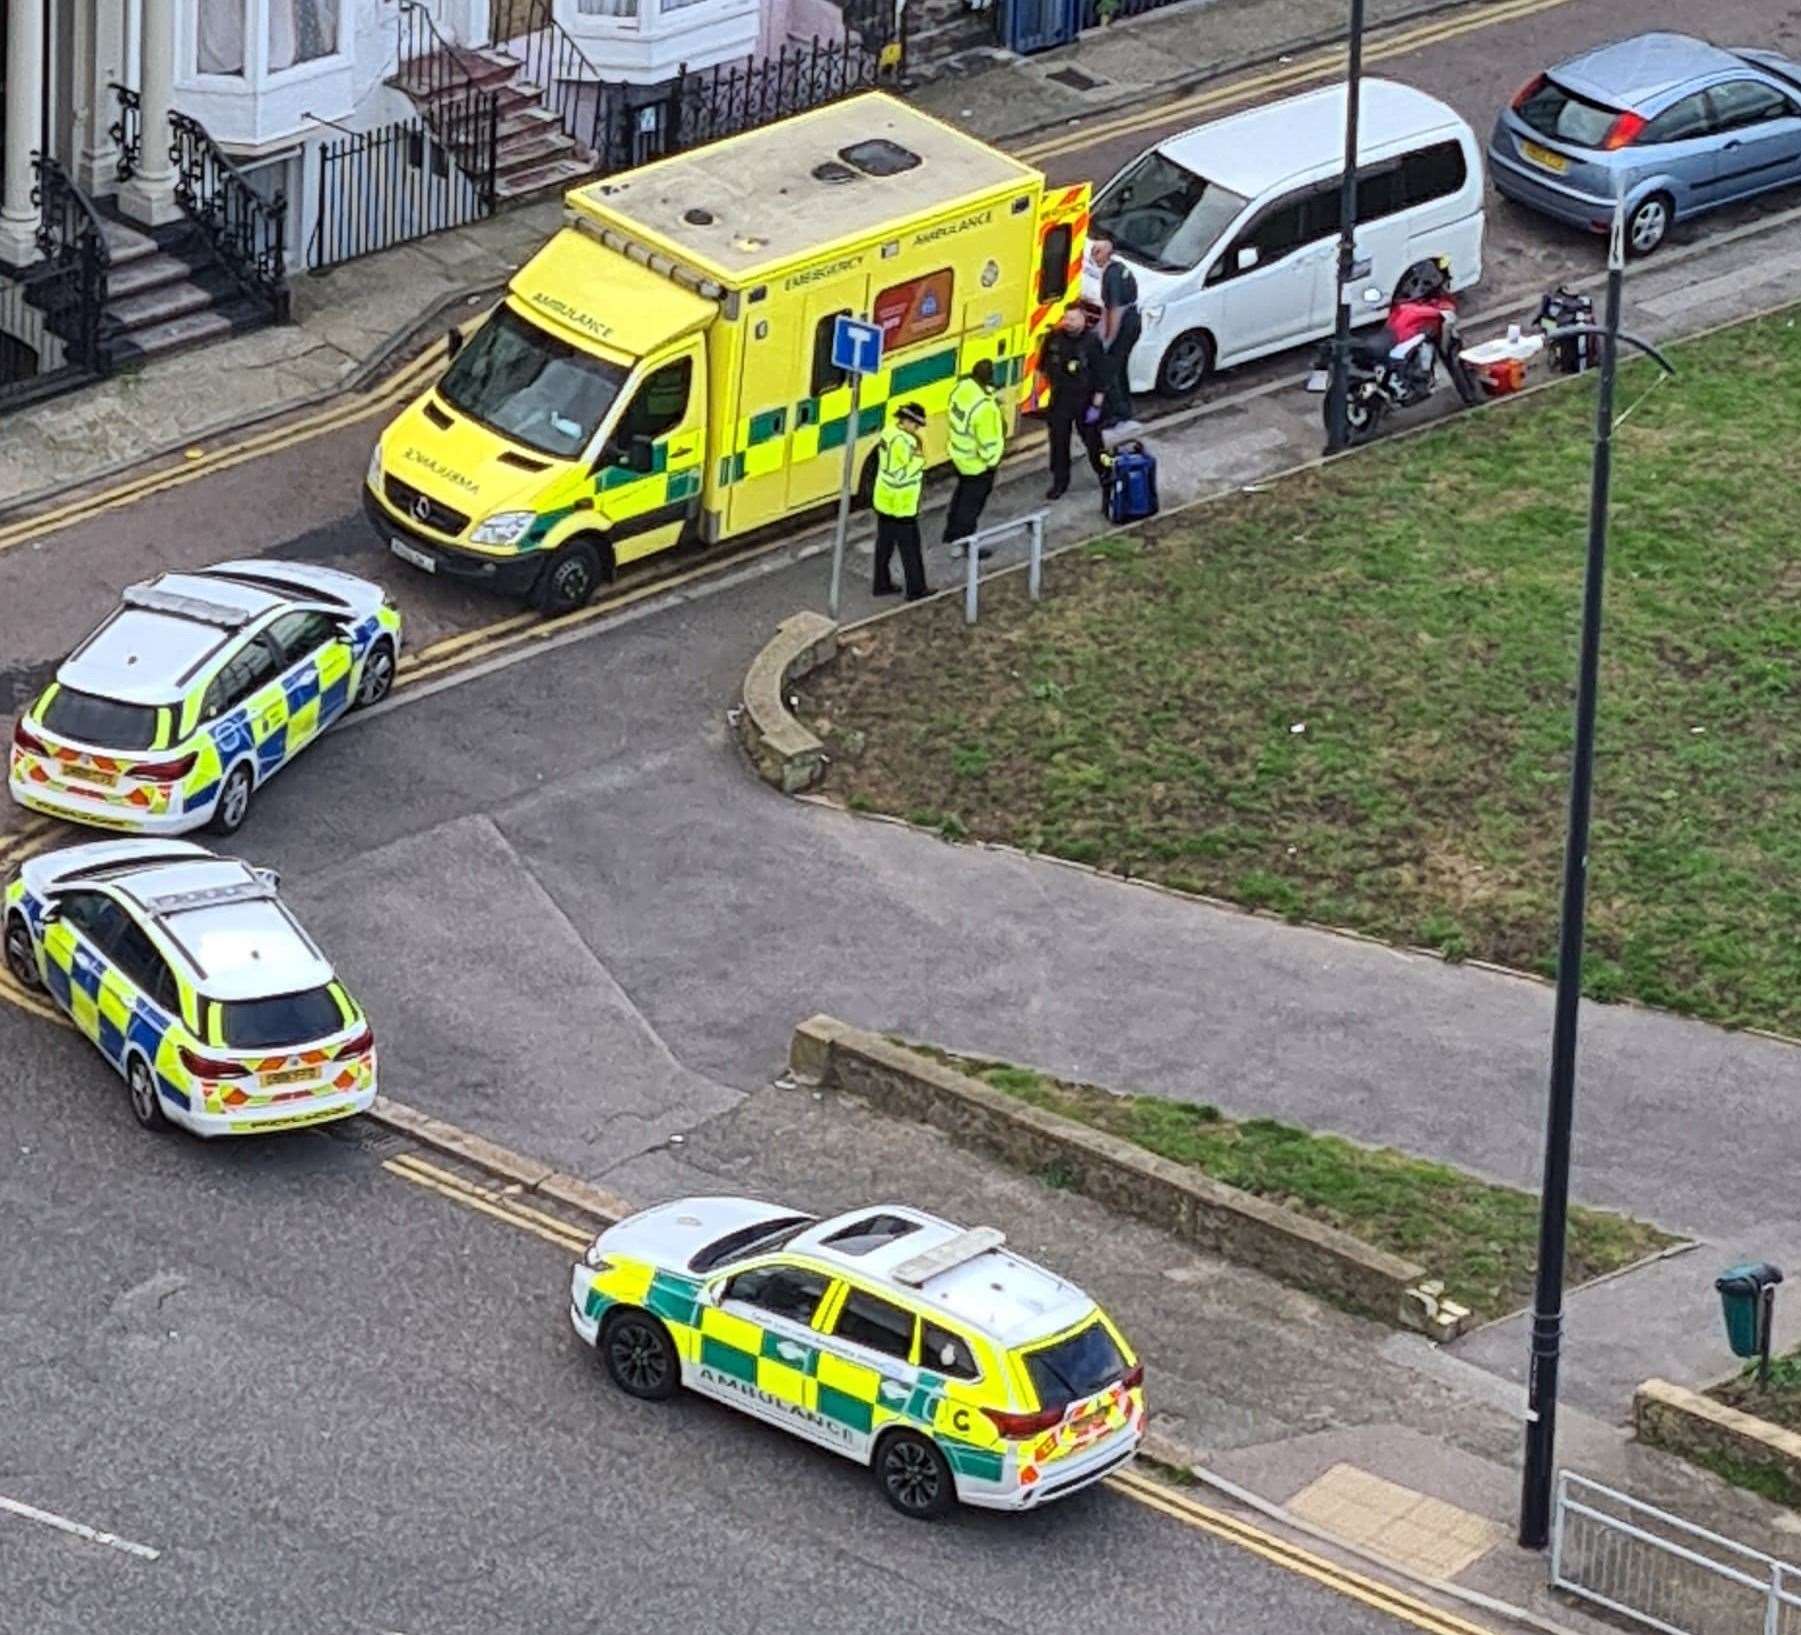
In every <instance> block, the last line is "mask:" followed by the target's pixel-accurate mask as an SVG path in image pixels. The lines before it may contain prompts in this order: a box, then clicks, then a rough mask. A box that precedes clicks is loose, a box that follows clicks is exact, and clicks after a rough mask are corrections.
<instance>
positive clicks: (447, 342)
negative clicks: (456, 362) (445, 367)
mask: <svg viewBox="0 0 1801 1635" xmlns="http://www.w3.org/2000/svg"><path fill="white" fill-rule="evenodd" d="M462 350H463V331H462V329H461V328H460V327H459V326H457V325H455V324H452V325H451V327H450V328H449V329H448V330H446V331H445V333H444V361H445V362H446V363H449V362H450V360H451V359H452V358H454V357H455V356H456V355H457V353H459V352H461V351H462Z"/></svg>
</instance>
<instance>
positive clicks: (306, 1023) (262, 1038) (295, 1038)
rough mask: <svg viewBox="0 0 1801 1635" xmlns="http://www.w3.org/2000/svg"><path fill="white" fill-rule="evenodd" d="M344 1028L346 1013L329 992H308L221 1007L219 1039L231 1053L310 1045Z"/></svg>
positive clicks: (226, 1003) (319, 990)
mask: <svg viewBox="0 0 1801 1635" xmlns="http://www.w3.org/2000/svg"><path fill="white" fill-rule="evenodd" d="M343 1026H344V1013H343V1012H342V1011H340V1010H339V1009H338V1002H337V1000H335V999H333V998H332V996H331V989H329V988H308V989H307V990H306V991H305V992H304V993H287V994H278V995H277V996H276V997H275V998H273V999H233V1000H228V1001H226V1002H224V1003H222V1004H221V1005H220V1006H219V1036H220V1038H221V1039H223V1040H224V1042H225V1047H226V1049H228V1050H269V1049H273V1048H274V1047H276V1046H278V1045H305V1044H311V1043H312V1041H313V1040H315V1039H322V1038H324V1037H325V1035H326V1034H328V1033H336V1032H338V1031H339V1030H340V1029H341V1028H342V1027H343Z"/></svg>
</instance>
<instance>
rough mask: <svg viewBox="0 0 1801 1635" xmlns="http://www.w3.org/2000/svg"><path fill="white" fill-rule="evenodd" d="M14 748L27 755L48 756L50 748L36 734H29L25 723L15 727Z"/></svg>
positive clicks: (17, 724) (19, 723)
mask: <svg viewBox="0 0 1801 1635" xmlns="http://www.w3.org/2000/svg"><path fill="white" fill-rule="evenodd" d="M13 747H14V748H15V749H22V750H24V751H25V753H26V754H27V755H48V754H49V753H50V749H49V746H48V745H46V744H45V742H44V740H43V739H42V738H40V737H38V735H37V734H36V733H35V732H28V731H27V730H26V727H25V723H24V722H23V721H19V722H17V723H16V724H15V725H14V727H13Z"/></svg>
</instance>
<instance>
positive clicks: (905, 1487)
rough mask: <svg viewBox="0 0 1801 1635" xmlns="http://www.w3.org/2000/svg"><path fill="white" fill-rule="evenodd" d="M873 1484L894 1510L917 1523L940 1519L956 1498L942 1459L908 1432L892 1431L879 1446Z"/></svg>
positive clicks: (934, 1449) (929, 1446)
mask: <svg viewBox="0 0 1801 1635" xmlns="http://www.w3.org/2000/svg"><path fill="white" fill-rule="evenodd" d="M876 1480H877V1481H879V1482H880V1483H881V1484H882V1493H883V1496H884V1497H885V1498H886V1499H887V1500H888V1502H889V1503H890V1504H891V1505H893V1506H894V1508H895V1509H896V1510H898V1511H899V1512H900V1513H901V1514H902V1515H903V1516H912V1517H914V1518H915V1519H916V1520H919V1521H930V1520H932V1519H933V1518H934V1517H937V1516H942V1515H943V1514H944V1513H945V1511H947V1510H948V1509H950V1506H951V1500H952V1499H953V1498H955V1497H956V1489H955V1487H954V1485H953V1484H952V1482H951V1472H950V1466H949V1465H947V1464H946V1463H945V1462H944V1455H943V1454H942V1453H940V1452H939V1451H938V1450H937V1448H935V1447H934V1446H933V1445H932V1444H931V1443H930V1442H928V1441H927V1440H926V1439H925V1438H924V1437H923V1436H918V1435H915V1434H914V1433H913V1432H912V1431H896V1432H894V1434H893V1435H891V1436H890V1437H889V1438H888V1439H887V1440H886V1441H885V1442H884V1443H883V1444H882V1449H881V1452H880V1453H878V1454H877V1455H876Z"/></svg>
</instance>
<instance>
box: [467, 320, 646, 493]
mask: <svg viewBox="0 0 1801 1635" xmlns="http://www.w3.org/2000/svg"><path fill="white" fill-rule="evenodd" d="M625 382H626V371H625V370H624V369H622V368H620V367H619V366H618V365H617V364H612V363H608V362H607V361H606V359H604V358H597V357H596V356H594V354H593V353H591V352H584V351H582V350H581V349H580V348H579V347H577V346H574V345H572V344H571V343H570V342H568V341H565V340H560V339H559V338H558V337H557V336H555V335H552V334H550V333H548V332H547V331H545V330H542V329H540V328H539V327H538V326H537V325H536V324H534V323H532V322H530V321H529V320H528V319H526V318H524V317H522V316H520V314H519V313H517V312H515V311H513V309H512V308H511V307H501V308H500V309H499V310H498V311H497V312H496V313H495V314H494V316H493V317H492V318H490V319H489V320H488V321H487V323H485V324H483V325H482V327H481V328H480V330H478V331H477V332H476V335H475V338H474V339H473V340H471V341H470V342H469V344H468V345H467V346H465V347H464V348H463V350H462V351H461V352H459V353H458V354H457V360H456V362H455V363H453V364H452V365H451V366H450V369H449V370H448V372H447V373H446V374H445V376H444V378H443V380H441V381H440V382H439V383H438V394H439V395H440V396H441V397H442V398H443V399H444V401H445V402H446V403H448V404H449V405H450V406H451V407H452V408H453V409H457V410H460V411H461V412H462V413H463V414H466V415H468V416H469V418H470V419H471V420H479V421H480V422H481V423H482V424H483V425H484V426H487V427H489V428H490V429H491V430H494V431H497V432H500V433H501V434H502V435H503V436H506V437H512V438H515V439H517V440H518V441H519V442H521V443H524V444H525V445H526V446H527V447H529V448H535V449H537V450H538V452H539V453H541V454H548V455H550V456H552V458H554V459H559V460H573V459H575V458H577V457H578V456H579V455H580V454H581V453H582V452H583V450H585V449H586V448H587V446H588V444H589V443H590V442H591V441H592V439H593V437H594V433H595V432H596V431H597V430H598V429H599V427H600V423H601V421H602V419H604V418H605V416H606V412H607V410H608V409H610V408H612V406H613V402H614V400H615V399H616V398H617V397H618V396H619V393H620V390H621V388H622V387H623V386H624V385H625Z"/></svg>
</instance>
